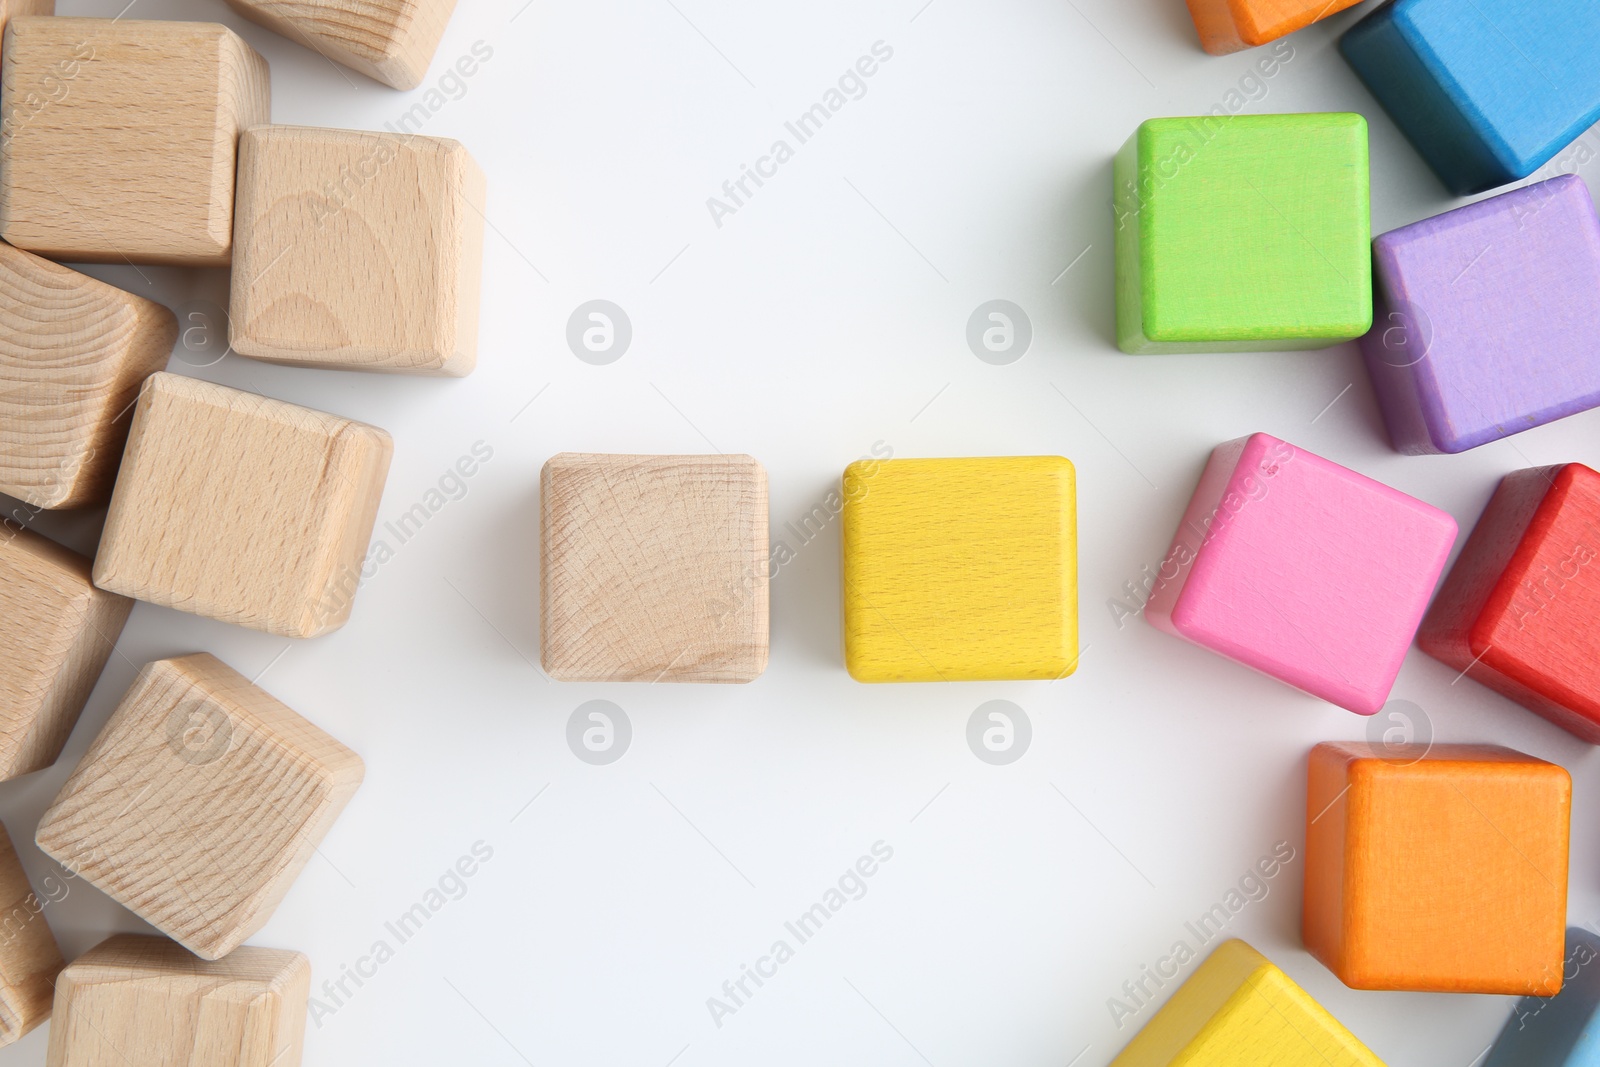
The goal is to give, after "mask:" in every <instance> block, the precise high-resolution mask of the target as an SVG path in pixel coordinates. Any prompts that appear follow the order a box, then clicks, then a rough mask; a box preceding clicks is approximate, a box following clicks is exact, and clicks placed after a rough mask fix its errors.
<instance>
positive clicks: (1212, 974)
mask: <svg viewBox="0 0 1600 1067" xmlns="http://www.w3.org/2000/svg"><path fill="white" fill-rule="evenodd" d="M1201 1064H1205V1065H1212V1064H1216V1065H1222V1064H1227V1065H1229V1067H1245V1065H1246V1064H1263V1065H1264V1064H1271V1065H1272V1067H1383V1061H1381V1060H1379V1059H1378V1057H1376V1056H1374V1055H1373V1054H1372V1053H1371V1052H1370V1051H1369V1050H1368V1049H1367V1047H1366V1046H1365V1045H1363V1044H1362V1043H1361V1042H1360V1041H1359V1040H1357V1039H1356V1036H1355V1035H1354V1034H1352V1033H1351V1032H1350V1031H1349V1030H1346V1029H1345V1028H1344V1026H1342V1025H1341V1024H1340V1022H1339V1020H1337V1019H1335V1018H1334V1017H1333V1016H1332V1015H1329V1014H1328V1012H1327V1009H1325V1008H1323V1006H1322V1005H1320V1004H1318V1003H1317V1002H1316V1001H1315V1000H1313V999H1311V995H1310V994H1309V993H1307V992H1306V991H1305V990H1304V989H1301V988H1300V987H1299V986H1298V985H1296V984H1295V982H1294V979H1292V978H1290V977H1289V976H1288V975H1286V974H1284V973H1283V972H1282V971H1281V970H1279V969H1278V968H1277V967H1276V966H1274V965H1273V963H1272V961H1271V960H1269V959H1267V958H1266V957H1265V956H1263V955H1261V953H1259V952H1257V951H1256V950H1255V949H1253V948H1251V947H1250V946H1249V945H1247V944H1245V943H1244V942H1243V941H1237V940H1235V941H1224V942H1223V943H1222V944H1221V945H1218V946H1217V949H1216V951H1214V952H1212V953H1211V955H1210V956H1208V957H1207V958H1206V961H1205V962H1204V963H1202V964H1201V965H1200V967H1199V969H1198V970H1196V971H1195V972H1194V974H1192V975H1190V976H1189V980H1188V981H1186V982H1184V983H1183V985H1181V986H1179V987H1178V991H1177V992H1176V993H1174V994H1172V997H1171V998H1170V999H1169V1000H1168V1001H1167V1002H1166V1003H1165V1004H1163V1005H1162V1006H1161V1010H1160V1011H1158V1012H1156V1014H1155V1017H1154V1018H1152V1019H1151V1020H1150V1021H1149V1022H1148V1023H1147V1024H1146V1025H1145V1027H1144V1029H1143V1030H1140V1031H1139V1033H1138V1035H1137V1036H1135V1037H1134V1039H1133V1040H1132V1041H1130V1042H1128V1046H1127V1048H1125V1049H1123V1050H1122V1053H1121V1054H1120V1055H1119V1056H1117V1058H1116V1059H1114V1060H1112V1061H1111V1067H1188V1065H1194V1067H1200V1065H1201Z"/></svg>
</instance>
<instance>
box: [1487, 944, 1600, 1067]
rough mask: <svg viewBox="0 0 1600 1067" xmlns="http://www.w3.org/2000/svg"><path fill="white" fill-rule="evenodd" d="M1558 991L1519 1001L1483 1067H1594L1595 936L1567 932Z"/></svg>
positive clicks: (1599, 1024)
mask: <svg viewBox="0 0 1600 1067" xmlns="http://www.w3.org/2000/svg"><path fill="white" fill-rule="evenodd" d="M1563 967H1564V969H1563V971H1562V983H1561V992H1560V993H1558V994H1556V995H1555V996H1554V997H1523V998H1522V1000H1520V1001H1519V1002H1518V1003H1517V1006H1516V1007H1515V1008H1513V1009H1512V1010H1511V1018H1509V1019H1507V1020H1506V1024H1505V1026H1504V1027H1502V1028H1501V1030H1500V1036H1499V1037H1497V1038H1496V1039H1495V1042H1494V1046H1493V1047H1492V1049H1491V1051H1490V1052H1489V1058H1488V1059H1486V1060H1484V1061H1483V1067H1595V1064H1597V1063H1600V937H1596V936H1595V935H1594V933H1593V932H1591V931H1589V930H1585V929H1583V928H1581V927H1570V928H1569V929H1568V930H1567V958H1566V960H1565V961H1564V965H1563Z"/></svg>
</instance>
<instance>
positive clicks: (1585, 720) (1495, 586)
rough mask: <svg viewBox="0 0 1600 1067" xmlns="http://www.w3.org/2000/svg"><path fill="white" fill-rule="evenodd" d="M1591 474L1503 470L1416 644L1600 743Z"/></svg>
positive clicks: (1599, 606)
mask: <svg viewBox="0 0 1600 1067" xmlns="http://www.w3.org/2000/svg"><path fill="white" fill-rule="evenodd" d="M1597 619H1600V474H1597V473H1596V472H1595V471H1593V470H1591V469H1590V468H1588V467H1585V466H1584V465H1583V464H1581V463H1569V464H1567V465H1565V466H1560V467H1535V468H1531V469H1529V470H1523V471H1517V472H1516V473H1514V474H1508V475H1506V477H1505V478H1503V479H1502V480H1501V482H1500V487H1499V488H1498V489H1496V490H1495V494H1494V496H1493V497H1492V498H1491V499H1490V501H1489V506H1488V507H1487V508H1486V509H1485V510H1484V513H1483V517H1482V518H1481V519H1479V520H1478V525H1477V526H1476V527H1475V528H1474V529H1473V531H1472V536H1470V537H1469V538H1467V544H1466V547H1465V548H1463V549H1462V550H1461V557H1460V558H1459V559H1457V560H1456V565H1455V567H1454V568H1452V569H1451V571H1450V576H1449V577H1448V578H1446V579H1445V583H1444V587H1443V588H1442V589H1441V590H1440V591H1439V597H1438V599H1437V600H1436V601H1434V605H1433V609H1432V610H1431V611H1429V612H1428V616H1427V618H1426V619H1424V620H1423V623H1422V629H1421V630H1420V631H1419V632H1418V634H1417V643H1418V644H1419V645H1421V646H1422V650H1423V651H1424V652H1426V653H1428V655H1430V656H1433V657H1435V658H1437V659H1440V660H1443V661H1444V662H1445V663H1448V664H1449V665H1450V666H1452V667H1454V668H1455V669H1456V670H1458V671H1461V672H1463V673H1464V674H1466V675H1468V676H1469V677H1471V678H1473V679H1474V680H1476V681H1479V682H1482V683H1483V684H1484V685H1487V686H1489V687H1490V688H1492V689H1494V690H1496V691H1498V692H1500V693H1503V694H1504V695H1506V696H1508V697H1510V698H1511V699H1512V700H1515V701H1517V702H1518V703H1520V704H1522V705H1524V706H1525V707H1528V708H1531V709H1532V710H1534V711H1536V712H1538V713H1539V714H1541V715H1543V716H1545V717H1546V718H1547V719H1549V720H1550V721H1551V722H1554V723H1555V724H1556V725H1557V726H1561V727H1563V728H1565V729H1567V730H1569V731H1571V732H1572V733H1574V734H1576V735H1577V736H1579V737H1581V738H1583V739H1584V740H1585V741H1588V742H1589V743H1590V744H1594V745H1600V625H1597V623H1596V620H1597Z"/></svg>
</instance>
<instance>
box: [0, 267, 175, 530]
mask: <svg viewBox="0 0 1600 1067" xmlns="http://www.w3.org/2000/svg"><path fill="white" fill-rule="evenodd" d="M177 339H178V321H177V319H175V318H173V315H172V312H170V311H168V310H167V309H166V308H165V307H163V306H161V305H160V304H157V303H153V302H152V301H149V300H145V299H143V298H141V297H137V296H134V295H133V294H132V293H126V292H123V291H122V290H121V289H117V288H115V287H114V286H110V285H107V284H105V283H104V282H102V281H98V280H96V279H94V278H91V277H89V276H88V275H87V274H79V273H78V272H77V271H74V270H68V269H67V268H66V267H62V266H58V265H56V264H54V263H51V262H50V261H49V260H45V259H40V258H39V257H38V256H35V255H32V254H31V253H28V252H24V251H22V250H20V249H17V248H12V247H11V246H10V245H5V244H0V492H4V493H9V494H10V495H12V496H14V497H17V498H18V499H20V500H24V501H26V502H28V503H29V504H32V505H33V506H34V507H39V508H76V507H83V506H85V505H89V504H103V503H105V501H106V498H107V497H109V496H110V495H111V483H112V482H113V481H114V480H115V479H116V474H117V462H118V460H120V459H121V458H122V445H123V442H124V441H125V440H126V439H127V436H128V423H129V418H128V416H129V409H130V408H131V407H132V406H133V401H134V398H135V397H137V396H138V395H139V385H140V383H142V382H143V381H144V380H145V379H146V378H148V377H149V376H150V375H152V374H154V373H155V372H156V371H158V370H161V369H162V368H163V367H165V366H166V365H167V357H168V356H169V355H171V354H172V345H173V342H174V341H176V340H177Z"/></svg>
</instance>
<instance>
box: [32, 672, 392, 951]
mask: <svg viewBox="0 0 1600 1067" xmlns="http://www.w3.org/2000/svg"><path fill="white" fill-rule="evenodd" d="M362 773H363V768H362V763H361V757H360V756H357V755H356V754H355V753H354V752H351V751H350V750H349V749H348V748H346V747H344V746H343V745H341V744H340V743H339V742H337V741H335V740H334V739H333V738H331V737H329V736H328V735H327V734H325V733H323V732H322V731H321V730H319V729H317V727H315V726H313V725H312V724H311V723H309V722H307V721H306V720H305V719H303V718H301V717H300V716H299V715H297V714H295V712H294V711H292V710H290V709H289V708H288V707H285V706H284V705H283V704H281V703H279V702H278V701H277V700H275V699H273V698H272V697H271V696H270V695H269V694H267V693H265V692H263V691H262V690H261V689H258V688H257V687H256V686H254V685H252V684H250V682H248V681H246V680H245V678H244V676H243V675H241V674H239V673H237V672H236V671H234V670H233V669H232V668H230V667H228V666H227V665H226V664H224V663H222V662H221V661H219V660H217V659H216V658H215V657H213V656H209V655H206V654H204V653H201V654H198V655H193V656H185V657H183V658H182V659H169V660H157V661H156V662H154V663H150V664H147V665H146V666H145V668H144V669H143V670H142V671H140V672H139V677H138V679H137V680H136V681H135V682H134V684H133V687H132V688H131V689H129V690H128V693H127V695H126V696H124V697H123V698H122V703H121V704H119V705H117V709H116V711H115V712H113V713H112V715H111V719H110V721H109V722H107V723H106V725H105V728H104V729H103V730H101V731H100V735H99V736H98V737H96V738H95V740H94V744H93V745H91V746H90V747H89V751H88V752H87V753H86V754H85V755H84V757H83V759H82V761H81V762H79V764H78V767H77V770H75V771H73V773H72V777H70V778H68V779H67V783H66V785H64V786H62V787H61V792H60V793H59V794H57V796H56V798H55V801H54V802H53V803H52V804H51V805H50V809H49V810H48V811H46V812H45V813H44V817H43V819H41V820H40V823H39V832H38V842H39V847H40V848H42V849H43V850H44V851H45V852H46V853H48V854H49V855H51V856H53V857H55V858H56V859H57V860H60V861H62V862H63V863H65V862H67V861H68V860H69V858H71V859H72V862H73V863H74V866H75V867H76V869H77V871H78V873H79V874H80V875H81V876H83V877H84V878H85V879H87V880H88V881H89V882H90V883H91V884H93V885H94V886H96V887H97V888H99V889H100V890H101V891H102V892H104V893H105V894H106V895H108V896H110V897H111V898H112V899H113V900H116V901H117V902H118V903H119V904H122V905H123V906H124V907H126V908H128V909H129V910H130V911H132V912H134V913H135V914H136V915H138V916H139V917H140V918H141V919H143V920H144V921H145V922H147V923H149V924H150V925H152V926H154V927H155V928H156V929H158V930H160V931H161V932H162V933H164V934H166V935H167V936H168V937H171V938H172V939H173V940H175V941H178V942H179V943H181V944H182V945H183V946H184V947H186V948H187V949H189V950H190V951H191V952H193V953H195V954H196V955H198V956H202V957H204V958H206V959H208V960H214V959H218V958H220V957H222V956H226V955H227V954H228V953H229V952H232V951H233V950H234V949H235V948H236V947H237V946H238V945H239V944H240V943H241V942H243V941H244V939H245V938H247V937H249V936H250V935H251V934H253V933H255V932H256V931H257V930H259V929H261V927H262V926H264V925H266V922H267V920H268V919H270V918H271V917H272V912H273V910H274V909H275V908H277V906H278V902H279V901H281V900H282V899H283V897H284V894H285V893H287V892H288V891H289V886H290V885H291V884H293V882H294V880H295V878H296V877H297V876H298V875H299V874H300V870H301V868H302V867H304V866H305V864H306V861H307V860H308V859H310V858H311V853H312V852H313V851H314V850H315V849H316V846H317V843H318V842H320V841H321V840H322V838H323V836H324V835H325V834H327V832H328V829H329V827H331V826H332V825H333V822H334V820H335V819H337V818H338V817H339V813H340V812H341V811H343V810H344V806H345V804H346V803H347V802H348V801H349V800H350V798H351V797H352V796H354V795H355V791H356V788H357V787H358V786H359V785H360V784H361V777H362Z"/></svg>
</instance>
